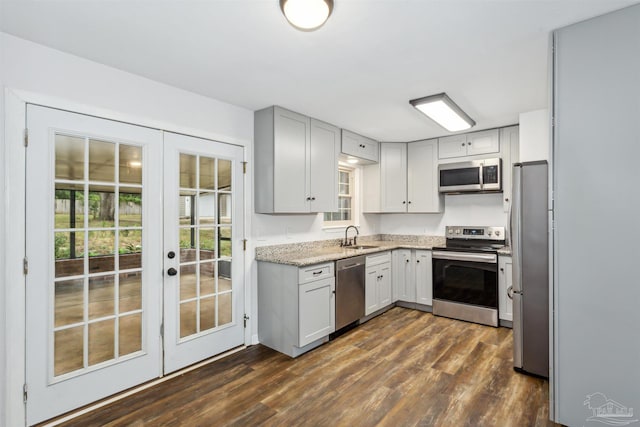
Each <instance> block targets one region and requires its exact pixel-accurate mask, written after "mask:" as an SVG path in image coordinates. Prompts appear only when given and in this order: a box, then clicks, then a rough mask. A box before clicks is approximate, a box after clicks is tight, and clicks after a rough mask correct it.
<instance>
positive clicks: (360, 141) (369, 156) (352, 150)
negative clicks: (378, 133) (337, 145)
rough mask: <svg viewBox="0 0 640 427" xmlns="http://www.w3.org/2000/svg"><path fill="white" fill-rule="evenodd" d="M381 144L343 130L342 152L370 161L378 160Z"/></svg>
mask: <svg viewBox="0 0 640 427" xmlns="http://www.w3.org/2000/svg"><path fill="white" fill-rule="evenodd" d="M379 150H380V144H379V143H378V141H374V140H373V139H369V138H366V137H364V136H362V135H358V134H357V133H353V132H351V131H348V130H345V129H343V130H342V153H344V154H347V155H349V156H354V157H358V158H360V159H365V160H369V161H370V162H377V161H378V154H379Z"/></svg>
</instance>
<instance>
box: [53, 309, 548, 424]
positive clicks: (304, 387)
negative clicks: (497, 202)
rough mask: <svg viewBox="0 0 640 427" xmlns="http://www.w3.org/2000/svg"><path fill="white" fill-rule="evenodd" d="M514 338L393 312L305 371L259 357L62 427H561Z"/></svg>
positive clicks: (247, 355) (257, 353)
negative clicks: (518, 358) (519, 364)
mask: <svg viewBox="0 0 640 427" xmlns="http://www.w3.org/2000/svg"><path fill="white" fill-rule="evenodd" d="M512 340H513V338H512V333H511V330H509V329H505V328H491V327H487V326H481V325H476V324H471V323H467V322H461V321H457V320H452V319H447V318H442V317H434V316H433V315H431V314H429V313H423V312H420V311H416V310H410V309H405V308H400V307H396V308H393V309H391V310H390V311H388V312H386V313H384V314H382V315H380V316H378V317H376V318H374V319H371V320H370V321H369V322H367V323H365V324H363V325H360V326H359V327H358V328H356V329H354V330H352V331H349V332H348V333H346V334H344V335H342V336H340V337H338V338H336V339H335V340H333V341H330V342H329V343H327V344H325V345H323V346H321V347H319V348H317V349H315V350H313V351H311V352H309V353H307V354H304V355H302V356H300V357H298V358H296V359H291V358H289V357H287V356H284V355H282V354H280V353H277V352H275V351H273V350H271V349H269V348H267V347H264V346H262V345H256V346H251V347H249V348H247V349H246V350H243V351H241V352H238V353H236V354H233V355H231V356H229V357H227V358H225V359H221V360H219V361H216V362H213V363H211V364H208V365H205V366H203V367H201V368H198V369H196V370H193V371H191V372H188V373H186V374H184V375H180V376H178V377H176V378H173V379H171V380H169V381H166V382H164V383H162V384H159V385H157V386H154V387H152V388H149V389H147V390H145V391H142V392H140V393H137V394H135V395H133V396H131V397H129V398H126V399H125V400H122V401H119V402H116V403H113V404H111V405H108V406H106V407H104V408H101V409H98V410H96V411H94V412H91V413H88V414H85V415H83V416H81V417H78V418H76V419H74V420H72V421H69V422H67V423H66V424H63V425H65V426H118V427H119V426H154V427H155V426H213V425H215V426H254V425H261V426H291V425H296V426H332V427H333V426H350V427H351V426H363V427H365V426H373V425H380V426H392V427H398V426H411V425H415V426H474V427H475V426H500V427H502V426H546V427H550V426H554V424H553V423H551V422H550V421H548V420H547V418H548V414H549V409H548V383H547V382H546V381H544V380H542V379H539V378H534V377H529V376H525V375H522V374H519V373H516V372H515V371H514V370H513V364H512V359H511V357H512V351H513V347H512Z"/></svg>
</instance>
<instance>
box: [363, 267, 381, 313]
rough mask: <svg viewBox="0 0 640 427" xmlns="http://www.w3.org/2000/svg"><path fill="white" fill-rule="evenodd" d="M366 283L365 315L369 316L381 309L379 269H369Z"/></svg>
mask: <svg viewBox="0 0 640 427" xmlns="http://www.w3.org/2000/svg"><path fill="white" fill-rule="evenodd" d="M366 272H367V275H366V277H365V282H364V315H365V316H368V315H370V314H371V313H373V312H374V311H376V310H377V309H379V308H380V305H379V304H378V281H379V278H378V276H379V273H378V269H377V267H369V268H367V270H366Z"/></svg>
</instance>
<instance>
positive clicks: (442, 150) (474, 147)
mask: <svg viewBox="0 0 640 427" xmlns="http://www.w3.org/2000/svg"><path fill="white" fill-rule="evenodd" d="M438 145H439V158H440V159H451V158H455V157H466V156H478V155H481V154H491V153H499V152H500V139H499V130H498V129H489V130H484V131H480V132H473V133H467V134H463V135H452V136H446V137H443V138H440V139H439V140H438Z"/></svg>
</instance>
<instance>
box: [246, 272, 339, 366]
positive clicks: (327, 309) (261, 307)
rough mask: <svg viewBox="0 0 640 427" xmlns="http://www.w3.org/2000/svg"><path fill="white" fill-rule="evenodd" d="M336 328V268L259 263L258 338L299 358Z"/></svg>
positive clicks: (278, 349)
mask: <svg viewBox="0 0 640 427" xmlns="http://www.w3.org/2000/svg"><path fill="white" fill-rule="evenodd" d="M334 331H335V269H334V263H333V262H328V263H323V264H316V265H311V266H307V267H300V268H298V267H295V266H291V265H284V264H275V263H270V262H258V339H259V340H260V343H262V344H264V345H266V346H267V347H270V348H272V349H274V350H277V351H279V352H281V353H284V354H287V355H289V356H291V357H297V356H299V355H301V354H303V353H305V352H307V351H309V350H311V349H313V348H315V347H317V346H319V345H321V344H322V343H324V342H326V341H328V340H329V334H330V333H332V332H334Z"/></svg>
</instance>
